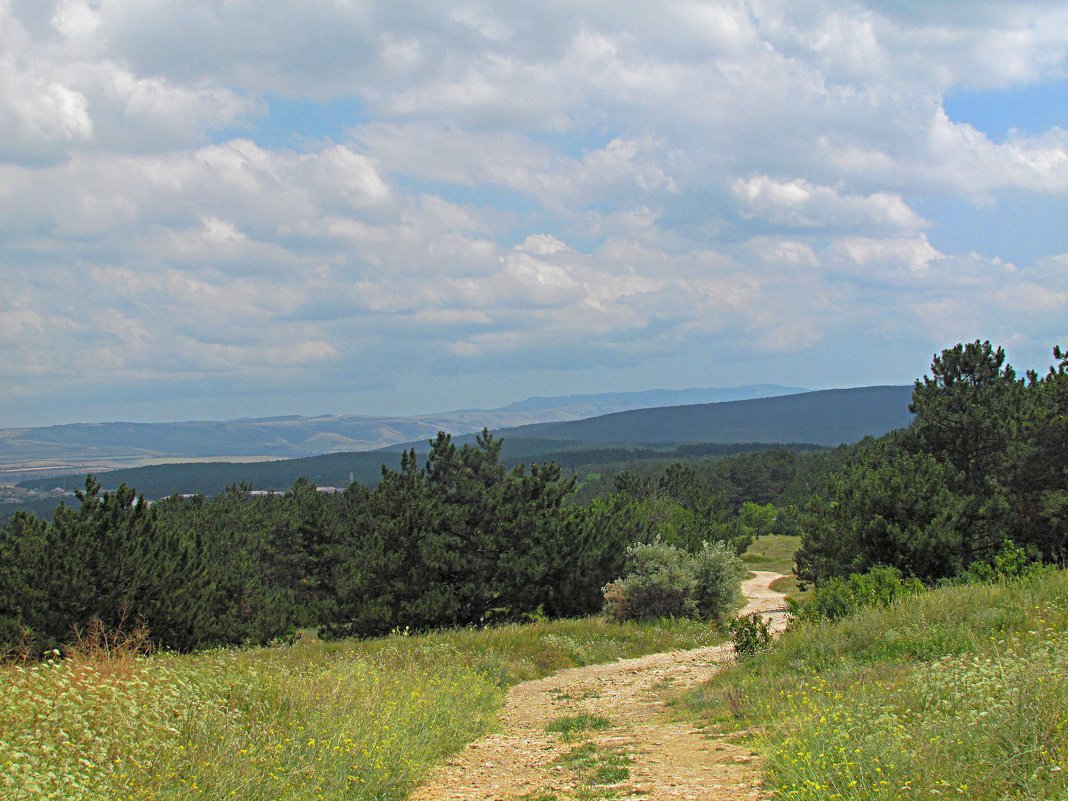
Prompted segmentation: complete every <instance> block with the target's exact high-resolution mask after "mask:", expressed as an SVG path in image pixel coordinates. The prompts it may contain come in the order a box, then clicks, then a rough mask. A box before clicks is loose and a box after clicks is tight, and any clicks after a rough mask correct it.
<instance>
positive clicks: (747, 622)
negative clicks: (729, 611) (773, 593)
mask: <svg viewBox="0 0 1068 801" xmlns="http://www.w3.org/2000/svg"><path fill="white" fill-rule="evenodd" d="M730 632H731V642H733V643H734V652H735V653H736V654H738V655H739V656H742V657H750V656H754V655H756V654H758V653H760V652H761V651H764V650H766V649H767V648H768V646H770V645H771V641H772V633H771V625H770V624H769V623H768V621H767V620H765V619H764V616H763V615H761V614H759V613H755V614H752V615H744V616H742V617H736V618H735V619H734V620H732V621H731V624H730Z"/></svg>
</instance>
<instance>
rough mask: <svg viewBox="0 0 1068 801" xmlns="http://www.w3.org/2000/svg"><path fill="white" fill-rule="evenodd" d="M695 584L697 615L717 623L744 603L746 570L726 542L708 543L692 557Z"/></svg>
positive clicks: (703, 544)
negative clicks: (743, 588)
mask: <svg viewBox="0 0 1068 801" xmlns="http://www.w3.org/2000/svg"><path fill="white" fill-rule="evenodd" d="M691 559H692V565H693V572H694V578H695V580H696V584H695V586H694V601H695V602H696V604H697V616H698V617H700V618H701V619H703V620H717V619H723V618H725V617H728V616H729V615H731V614H733V613H734V610H735V609H737V608H738V605H739V603H741V600H742V579H743V578H745V576H746V573H747V570H746V567H745V564H744V563H743V562H742V560H741V559H739V558H738V557H737V556H736V555H735V553H734V549H733V548H731V546H730V545H728V544H727V543H725V542H705V543H702V544H701V550H699V551H698V552H697V553H695V554H694V555H693V556H692V557H691Z"/></svg>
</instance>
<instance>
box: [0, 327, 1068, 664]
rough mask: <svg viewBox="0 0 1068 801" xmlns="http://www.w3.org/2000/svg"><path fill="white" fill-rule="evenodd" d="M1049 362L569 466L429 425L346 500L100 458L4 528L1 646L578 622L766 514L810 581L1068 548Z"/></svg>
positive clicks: (750, 530)
mask: <svg viewBox="0 0 1068 801" xmlns="http://www.w3.org/2000/svg"><path fill="white" fill-rule="evenodd" d="M1054 358H1055V359H1056V360H1057V363H1056V364H1055V365H1054V366H1052V367H1050V368H1049V370H1048V372H1047V373H1045V374H1043V375H1039V374H1037V373H1033V372H1032V373H1028V374H1027V375H1025V376H1017V375H1016V373H1015V371H1014V370H1013V368H1012V367H1011V366H1010V365H1008V364H1007V363H1006V361H1005V354H1004V351H1003V350H1002V349H1001V348H995V347H993V346H992V345H991V344H990V343H989V342H973V343H968V344H960V345H957V346H956V347H954V348H950V349H947V350H945V351H943V352H942V353H941V354H940V355H939V356H936V357H935V359H934V361H933V363H932V365H931V372H930V375H925V376H923V378H921V379H919V380H917V381H916V384H915V387H914V390H913V394H912V404H911V411H912V412H913V413H914V415H915V418H914V421H913V423H912V425H911V426H909V427H908V428H906V429H901V430H898V431H894V432H891V433H890V434H887V435H885V436H883V437H880V438H877V439H868V440H865V441H863V442H862V443H860V444H859V445H857V446H852V447H843V448H838V449H835V450H825V451H799V450H796V449H783V448H780V449H771V450H761V451H755V452H751V453H743V454H735V455H730V456H719V457H715V458H712V457H708V456H707V454H703V453H702V452H701V451H700V449H697V453H696V455H695V456H693V457H691V458H677V459H660V460H652V461H645V462H641V463H640V464H637V465H634V466H632V468H631V469H624V470H615V471H611V472H609V471H606V472H604V473H598V472H594V471H592V470H591V471H590V472H588V473H585V474H584V475H576V476H571V477H565V476H564V475H563V474H562V472H561V468H560V466H559V465H558V464H557V463H556V462H554V461H548V462H545V463H542V464H537V463H534V464H530V465H529V466H525V465H516V466H514V467H508V466H506V465H505V463H504V460H503V459H502V456H501V449H502V440H500V439H499V438H495V437H493V436H492V435H491V434H490V433H489V432H483V434H482V435H480V436H479V437H478V438H477V440H476V442H475V443H474V444H464V445H463V446H458V445H456V444H455V443H454V442H453V441H452V440H451V438H450V437H449V436H448V435H446V434H439V435H438V437H437V439H436V440H434V441H433V442H432V443H431V448H430V451H429V453H428V454H427V456H426V457H425V460H423V461H421V457H419V456H418V455H417V454H416V452H415V451H414V450H410V451H407V452H405V453H404V454H403V456H402V458H401V461H400V465H399V468H398V469H395V470H394V469H390V468H388V467H382V470H381V480H380V481H379V482H378V484H377V485H376V486H375V487H373V488H370V487H367V486H364V485H361V484H358V483H353V484H351V485H350V486H349V487H348V488H347V489H345V490H344V491H343V492H339V493H336V494H324V493H320V492H317V491H316V488H315V486H314V484H312V483H311V482H309V481H307V480H305V479H302V480H299V481H297V482H296V483H295V484H294V485H293V486H292V487H291V488H290V489H289V490H288V491H287V492H285V493H280V494H276V495H266V496H262V495H259V496H252V495H251V494H250V487H248V486H247V485H231V486H230V487H229V488H228V489H227V490H226V491H225V492H223V493H221V494H219V495H216V496H214V497H204V496H194V497H180V496H174V497H171V498H167V499H165V500H162V501H158V502H153V503H148V502H146V501H145V500H144V499H143V497H141V496H139V495H138V494H137V492H136V491H135V489H133V488H130V487H127V486H126V485H122V486H120V487H119V488H118V489H117V490H115V491H110V492H105V491H103V490H102V489H101V486H100V484H99V483H98V482H97V481H96V480H95V479H94V478H93V477H92V476H90V477H88V478H87V479H86V482H85V487H84V489H83V490H81V491H79V493H78V500H79V503H78V504H77V505H74V506H70V507H68V506H61V507H60V508H59V509H58V510H57V511H56V512H55V514H54V515H53V518H52V519H51V520H50V521H49V520H44V519H42V518H39V517H37V516H35V515H33V514H30V513H25V512H20V513H16V514H15V515H14V516H12V517H11V518H10V519H9V520H8V521H7V522H6V523H5V524H4V525H3V527H2V528H0V647H2V648H3V649H4V650H6V651H8V652H16V651H21V652H23V653H41V652H42V651H43V650H47V649H51V648H53V647H62V644H63V643H65V642H67V641H69V639H70V638H71V632H72V630H73V629H74V628H76V627H84V626H86V625H87V624H89V622H90V621H92V620H94V619H98V620H100V621H102V623H103V624H104V625H105V626H106V627H108V628H116V627H121V626H122V625H125V624H126V623H127V622H129V621H140V622H143V623H144V625H145V626H146V627H147V629H148V631H149V632H150V633H151V638H152V641H153V643H154V644H155V645H156V646H159V647H165V648H169V649H174V650H179V651H189V650H196V649H201V648H205V647H210V646H216V645H230V644H245V645H248V644H264V643H270V642H272V641H279V640H283V641H284V640H286V639H287V638H292V637H294V636H296V635H297V632H299V631H301V630H307V629H314V630H316V631H318V632H319V634H320V636H323V637H346V636H361V637H366V636H374V635H380V634H385V633H389V632H391V631H395V630H412V631H419V630H428V629H432V628H438V627H452V626H463V625H486V624H490V623H498V622H510V621H524V620H532V619H540V618H546V617H548V618H554V617H565V616H580V615H586V614H590V613H594V612H597V611H599V610H600V609H601V608H602V605H603V603H604V591H605V588H606V586H607V585H608V584H609V583H610V582H612V581H613V580H615V579H617V578H618V577H619V576H620V575H621V572H622V571H623V569H624V566H625V560H626V557H627V552H628V548H629V547H630V546H633V545H635V544H645V545H651V544H654V543H661V544H663V545H667V546H674V547H676V548H678V549H680V550H682V551H685V552H689V553H691V554H697V553H698V552H700V551H701V550H702V548H703V547H704V544H705V543H722V544H723V545H724V546H725V547H727V548H729V549H730V550H731V551H733V552H735V553H741V552H742V551H744V550H745V548H746V547H747V546H748V545H749V543H750V542H751V541H752V539H753V538H754V537H759V536H761V535H763V534H765V533H771V532H775V533H786V534H800V535H801V543H802V545H801V549H800V551H799V552H798V554H797V572H798V576H799V577H800V578H801V579H802V580H803V581H807V582H812V583H815V584H817V585H819V584H820V583H821V582H826V581H828V580H832V579H837V578H840V577H845V576H848V575H850V574H856V573H864V572H866V571H868V570H870V569H872V568H875V567H880V566H883V567H892V568H895V569H896V570H898V571H900V573H901V574H903V575H904V576H906V577H911V578H915V579H918V580H920V581H922V582H925V583H927V584H929V585H933V584H935V583H938V582H940V581H945V580H950V579H952V578H953V577H954V576H958V575H960V574H962V573H964V572H965V571H967V570H975V569H980V568H979V567H977V566H981V565H984V564H992V563H993V561H994V560H995V559H996V558H997V556H998V554H999V553H1000V552H1001V551H1002V550H1003V549H1004V547H1005V544H1006V543H1009V544H1011V545H1013V546H1014V547H1015V548H1017V549H1019V551H1020V552H1021V553H1023V554H1024V555H1025V558H1026V559H1027V560H1029V561H1035V562H1063V560H1064V557H1065V551H1066V543H1068V355H1066V354H1065V353H1064V352H1062V351H1061V350H1059V349H1055V350H1054ZM673 455H676V456H684V455H683V454H673ZM579 472H581V471H579Z"/></svg>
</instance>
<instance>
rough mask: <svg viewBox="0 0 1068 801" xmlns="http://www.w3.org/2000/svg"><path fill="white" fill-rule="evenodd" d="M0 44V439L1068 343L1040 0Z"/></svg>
mask: <svg viewBox="0 0 1068 801" xmlns="http://www.w3.org/2000/svg"><path fill="white" fill-rule="evenodd" d="M0 54H3V55H0V63H2V65H3V69H2V70H0V76H2V77H0V281H2V282H3V287H4V292H2V293H0V428H25V427H39V426H47V425H68V424H77V423H96V422H120V421H121V422H179V421H194V420H203V421H214V420H232V419H240V418H246V419H247V418H263V417H279V416H290V415H298V416H310V417H314V416H322V415H319V414H316V413H315V412H314V410H317V409H335V410H338V409H340V410H343V411H340V412H335V414H341V415H357V414H358V415H361V416H370V417H383V416H385V417H410V416H417V415H428V414H436V413H441V412H440V411H438V410H440V409H449V410H464V409H482V410H491V409H495V408H500V407H502V406H506V405H508V404H510V403H517V402H520V400H522V399H527V398H530V397H534V396H541V397H546V396H548V397H556V396H567V395H582V394H604V393H613V392H640V391H649V390H642V389H637V390H636V389H634V388H635V387H654V388H659V389H671V388H705V387H731V386H741V385H750V384H760V383H765V384H779V385H789V386H804V387H812V388H848V387H859V386H877V385H886V386H900V385H905V384H909V383H912V382H913V381H914V380H915V379H916V378H918V377H919V376H922V375H923V374H924V373H926V372H927V370H928V368H929V365H930V360H931V357H932V355H934V354H937V353H939V352H940V351H941V350H942V349H943V348H947V347H951V346H952V345H954V344H956V343H958V342H969V341H974V340H976V339H980V340H990V341H991V342H992V343H994V344H995V345H1001V346H1004V347H1005V349H1006V351H1007V352H1008V354H1009V361H1010V362H1011V363H1012V364H1013V365H1014V366H1016V367H1017V369H1018V370H1019V371H1020V373H1023V371H1024V370H1026V369H1029V368H1032V369H1038V370H1039V371H1044V370H1045V367H1046V366H1047V365H1049V364H1050V363H1051V361H1052V359H1051V351H1052V348H1053V346H1054V345H1058V344H1060V345H1062V346H1063V345H1068V289H1066V286H1068V282H1066V279H1068V226H1065V225H1064V221H1065V220H1068V13H1066V12H1065V11H1064V9H1063V4H1060V3H1054V2H1041V1H1036V2H1015V1H1010V2H1003V3H997V4H979V5H976V4H972V3H940V4H934V5H931V4H913V3H901V2H888V1H887V0H868V1H867V2H860V3H853V2H846V1H845V0H804V2H802V3H800V4H799V3H796V2H794V3H788V2H784V1H783V0H779V1H778V2H776V1H774V0H749V1H748V2H741V1H739V2H735V0H713V1H712V2H668V0H662V1H661V2H654V3H650V4H645V5H642V6H638V7H634V8H621V7H619V6H618V5H616V4H609V3H606V2H603V1H602V2H595V1H594V0H589V1H588V2H581V3H578V4H574V3H571V4H566V5H564V4H551V3H548V4H538V5H534V6H521V7H512V6H503V5H502V6H497V5H493V4H485V3H481V2H475V1H474V0H469V1H467V2H458V3H454V4H449V5H447V6H435V5H426V4H421V3H412V2H407V1H402V2H397V3H392V4H388V5H383V6H380V5H375V4H372V5H360V4H357V5H355V6H350V5H346V4H332V5H329V6H326V5H324V6H322V7H320V6H317V5H312V6H300V7H297V6H293V5H292V4H289V3H282V2H277V0H270V1H269V2H265V3H260V4H256V6H255V7H254V8H253V6H251V5H249V4H240V3H237V4H235V3H225V4H220V3H217V2H213V0H193V2H188V0H186V1H185V2H178V0H156V2H154V3H152V4H148V5H144V4H129V3H121V2H118V0H47V2H28V0H14V2H12V3H7V4H2V5H0ZM357 410H359V411H357ZM427 410H430V411H427Z"/></svg>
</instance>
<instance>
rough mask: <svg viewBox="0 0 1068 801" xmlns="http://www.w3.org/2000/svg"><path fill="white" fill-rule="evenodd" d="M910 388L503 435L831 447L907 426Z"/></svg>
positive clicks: (605, 418) (630, 415)
mask: <svg viewBox="0 0 1068 801" xmlns="http://www.w3.org/2000/svg"><path fill="white" fill-rule="evenodd" d="M911 395H912V387H911V386H900V387H893V386H890V387H860V388H856V389H828V390H822V391H818V392H804V393H799V394H796V395H785V396H781V397H776V398H758V399H752V400H743V401H728V402H724V403H711V404H697V405H691V406H672V407H667V408H660V409H638V410H633V411H626V412H617V413H614V414H607V415H602V416H600V417H594V418H590V419H587V420H575V421H569V422H561V423H541V424H538V425H529V426H520V427H517V428H513V429H510V430H507V431H502V432H501V434H502V436H505V437H508V436H520V437H537V438H541V437H544V438H546V439H558V440H569V441H572V442H634V443H646V444H656V443H668V442H808V443H813V444H816V445H824V446H828V447H833V446H835V445H841V444H843V443H849V442H856V441H858V440H861V439H863V438H864V437H866V436H879V435H881V434H885V433H886V432H887V431H891V430H893V429H895V428H903V427H905V426H907V425H908V424H909V423H910V422H911V420H912V415H911V414H910V413H909V410H908V405H909V398H910V397H911Z"/></svg>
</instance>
